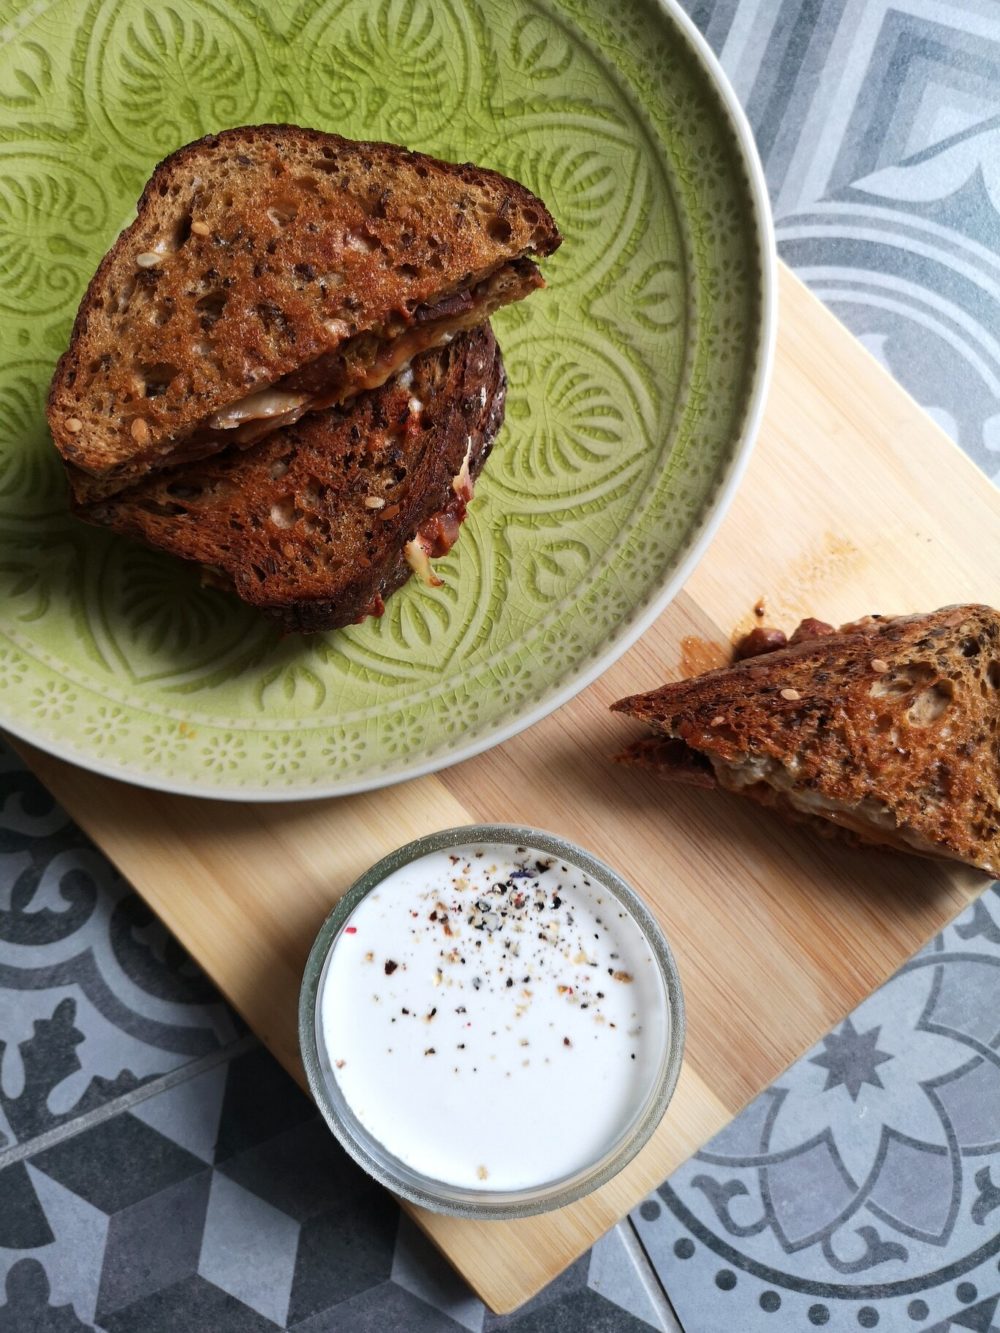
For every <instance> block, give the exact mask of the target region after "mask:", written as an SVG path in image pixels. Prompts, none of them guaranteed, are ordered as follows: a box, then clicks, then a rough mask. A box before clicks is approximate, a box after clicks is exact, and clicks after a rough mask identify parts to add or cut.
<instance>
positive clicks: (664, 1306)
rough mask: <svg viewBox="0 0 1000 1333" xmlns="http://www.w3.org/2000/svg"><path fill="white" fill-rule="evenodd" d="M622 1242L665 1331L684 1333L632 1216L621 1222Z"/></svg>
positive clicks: (668, 1332)
mask: <svg viewBox="0 0 1000 1333" xmlns="http://www.w3.org/2000/svg"><path fill="white" fill-rule="evenodd" d="M620 1230H621V1238H622V1244H623V1245H624V1246H625V1249H626V1250H627V1252H628V1256H629V1258H630V1259H631V1260H632V1262H633V1264H634V1265H635V1269H636V1272H637V1273H638V1274H639V1280H640V1281H641V1282H642V1285H643V1286H644V1287H645V1288H646V1294H647V1295H648V1297H649V1299H650V1302H651V1304H652V1305H653V1307H654V1309H655V1310H656V1313H657V1314H658V1315H659V1316H660V1322H661V1324H662V1327H663V1330H664V1333H684V1326H683V1324H682V1323H681V1321H680V1320H679V1319H678V1318H677V1312H676V1310H675V1309H674V1307H673V1305H672V1303H671V1301H670V1297H669V1296H668V1295H667V1289H666V1287H665V1286H664V1285H663V1281H662V1279H661V1277H660V1275H659V1273H658V1272H657V1271H656V1269H655V1268H654V1266H653V1263H652V1260H651V1259H650V1257H649V1255H648V1253H647V1252H646V1247H645V1245H643V1243H642V1240H641V1239H640V1237H639V1233H638V1232H637V1231H636V1229H635V1225H634V1223H633V1222H632V1219H631V1217H625V1218H623V1220H622V1223H621V1227H620Z"/></svg>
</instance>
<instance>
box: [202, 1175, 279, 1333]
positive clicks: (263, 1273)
mask: <svg viewBox="0 0 1000 1333" xmlns="http://www.w3.org/2000/svg"><path fill="white" fill-rule="evenodd" d="M198 1239H199V1242H200V1262H199V1264H198V1272H199V1273H200V1274H201V1276H202V1277H203V1278H205V1279H206V1280H207V1281H209V1282H212V1283H214V1285H215V1286H217V1287H221V1288H222V1290H223V1291H228V1292H229V1294H230V1296H235V1297H236V1299H237V1300H239V1301H242V1302H243V1304H244V1305H249V1306H250V1307H251V1308H252V1309H254V1310H256V1311H257V1313H258V1314H262V1315H264V1316H266V1318H268V1319H272V1320H273V1321H274V1322H275V1323H276V1324H279V1325H280V1324H284V1322H285V1318H286V1316H287V1315H288V1303H289V1297H290V1295H291V1291H292V1278H293V1276H294V1274H295V1258H296V1253H297V1251H298V1244H299V1228H298V1226H297V1225H296V1223H295V1222H294V1221H293V1220H292V1219H291V1218H290V1217H288V1216H287V1215H286V1214H285V1213H282V1212H281V1211H279V1209H277V1208H273V1207H272V1206H271V1205H270V1204H269V1203H265V1202H264V1200H263V1199H260V1198H258V1197H257V1195H256V1194H251V1193H250V1192H249V1191H248V1190H245V1189H243V1188H241V1186H239V1185H236V1184H234V1182H233V1181H231V1180H229V1179H228V1177H226V1176H224V1175H222V1173H221V1172H219V1171H216V1172H214V1173H213V1175H212V1187H211V1195H210V1197H209V1201H208V1214H207V1216H206V1218H205V1229H204V1234H203V1235H201V1236H200V1237H199V1238H198Z"/></svg>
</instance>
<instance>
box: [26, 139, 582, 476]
mask: <svg viewBox="0 0 1000 1333" xmlns="http://www.w3.org/2000/svg"><path fill="white" fill-rule="evenodd" d="M559 242H560V236H559V232H558V229H557V228H556V225H555V223H554V221H553V220H552V218H551V216H550V214H549V213H548V211H547V210H546V208H545V207H544V205H543V204H542V203H541V202H540V201H539V200H538V199H536V198H535V196H534V195H532V194H531V193H530V192H529V191H528V190H526V189H525V188H524V187H523V186H521V185H519V184H517V183H516V182H513V181H510V180H507V179H506V178H505V177H503V176H501V175H499V174H498V173H496V172H492V171H487V170H484V169H482V168H479V167H474V166H471V165H456V164H454V163H446V162H440V161H438V160H436V159H434V158H430V157H427V156H424V155H422V154H419V153H412V152H409V151H408V150H406V149H404V148H400V147H397V146H395V145H391V144H378V143H355V142H352V141H350V140H346V139H342V138H340V137H339V136H337V135H329V134H323V133H321V132H319V131H316V130H307V129H301V128H298V127H296V126H288V125H260V126H250V127H244V128H242V129H235V130H227V131H225V132H223V133H221V134H217V135H209V136H207V137H206V138H204V139H201V140H198V141H197V142H196V143H193V144H189V145H188V146H187V147H185V148H182V149H179V150H178V151H177V152H175V153H173V154H171V156H170V157H168V158H166V159H165V160H164V161H163V162H161V163H160V165H159V166H158V167H157V168H156V170H155V172H154V173H153V176H152V178H151V179H150V181H149V183H148V185H147V186H146V188H145V190H144V192H143V194H142V197H141V199H140V200H139V205H138V216H137V218H136V221H135V222H134V223H133V224H132V225H131V226H130V227H129V228H128V229H127V230H126V231H125V232H123V233H122V235H121V236H120V237H119V238H118V240H117V241H116V243H115V245H114V246H113V247H112V249H111V250H110V251H109V252H108V254H107V255H106V256H105V257H104V259H103V260H102V262H101V264H100V266H99V268H98V270H97V272H96V274H95V275H94V278H93V280H92V281H91V283H90V286H89V287H88V289H87V293H86V295H85V296H84V299H83V302H82V303H81V306H80V310H79V313H78V315H77V319H76V323H75V325H74V329H73V334H72V338H71V342H70V346H69V348H68V349H67V351H66V352H65V353H64V355H63V357H62V358H61V360H60V362H59V365H58V366H57V368H56V372H55V375H54V377H53V380H52V386H51V389H50V393H49V400H48V409H47V411H48V417H49V423H50V427H51V429H52V434H53V438H54V440H55V442H56V445H57V447H58V448H59V449H60V451H61V452H62V454H63V455H64V457H65V458H66V459H67V460H68V461H70V462H71V463H73V464H74V465H75V466H77V467H79V468H81V469H83V470H84V471H86V472H89V473H91V474H92V475H94V476H99V477H103V478H113V479H118V480H119V481H120V483H121V484H122V485H124V484H125V483H126V482H127V481H128V479H129V478H130V477H133V476H136V475H139V474H140V473H141V472H142V471H144V470H147V469H149V468H151V467H156V466H162V465H164V459H167V458H169V454H170V453H171V452H172V451H173V450H174V449H175V448H176V447H177V446H178V444H179V443H180V442H182V441H183V440H184V439H185V438H186V437H188V436H190V435H191V434H192V432H193V431H195V430H196V429H197V428H198V427H199V426H201V425H203V424H204V423H205V422H206V421H207V420H208V419H209V418H210V417H211V416H212V415H213V414H214V413H216V412H218V411H220V410H222V409H225V408H227V407H229V406H230V405H231V404H232V403H233V402H235V401H237V400H239V399H240V398H242V397H244V396H246V395H248V394H250V393H253V392H256V391H257V390H259V389H261V388H263V387H265V386H267V385H271V384H274V383H275V382H276V381H278V380H280V379H281V378H282V377H284V376H287V375H290V374H293V373H295V372H297V371H300V370H301V369H302V367H304V366H306V365H308V364H309V363H310V362H312V361H314V360H316V359H317V358H319V357H321V356H324V355H327V354H329V353H330V351H331V350H332V349H334V348H336V347H337V346H339V345H340V344H341V343H342V342H345V341H346V340H348V339H350V338H354V337H357V335H358V334H360V333H364V332H365V331H373V332H374V333H375V334H376V336H377V337H379V338H382V337H387V338H388V337H392V336H395V335H396V334H398V332H399V331H401V330H405V329H406V328H408V327H410V326H411V325H412V324H413V323H414V322H416V321H417V320H418V319H419V317H420V314H421V311H422V310H424V309H426V308H427V307H428V306H433V305H434V304H435V303H437V302H440V301H441V300H442V299H445V298H448V297H450V296H452V295H454V294H455V293H456V292H460V291H463V290H466V289H468V288H469V287H471V286H474V285H475V284H476V283H477V282H480V281H482V280H483V279H485V278H486V277H487V276H488V275H489V274H490V273H493V272H495V271H496V270H497V269H499V268H500V267H502V266H503V265H505V264H509V263H512V262H514V261H516V260H518V259H519V258H523V257H524V256H527V255H529V254H538V255H541V254H548V253H551V252H552V251H553V250H554V249H555V248H556V247H557V246H558V244H559ZM518 294H523V293H518ZM483 317H484V318H485V317H486V316H485V314H484V316H483Z"/></svg>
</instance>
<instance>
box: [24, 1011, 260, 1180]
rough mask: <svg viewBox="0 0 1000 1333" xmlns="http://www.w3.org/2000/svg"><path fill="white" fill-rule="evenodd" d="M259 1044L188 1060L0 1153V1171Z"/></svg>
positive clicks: (245, 1041) (252, 1041)
mask: <svg viewBox="0 0 1000 1333" xmlns="http://www.w3.org/2000/svg"><path fill="white" fill-rule="evenodd" d="M258 1044H259V1043H258V1041H257V1038H256V1037H255V1036H254V1035H253V1033H252V1032H248V1033H247V1034H246V1035H245V1036H243V1037H238V1038H237V1039H236V1041H232V1042H230V1043H229V1044H228V1045H227V1046H223V1047H221V1048H220V1049H219V1050H217V1051H211V1052H210V1053H209V1054H208V1055H203V1056H202V1057H201V1058H200V1059H198V1060H191V1061H190V1062H189V1063H188V1064H184V1065H181V1066H180V1067H179V1068H177V1069H171V1070H170V1071H169V1072H168V1073H166V1074H161V1075H160V1077H159V1078H156V1079H153V1080H152V1081H151V1082H149V1083H144V1084H143V1085H142V1086H141V1087H139V1088H133V1089H132V1091H131V1092H126V1093H123V1094H122V1096H121V1097H116V1098H115V1099H114V1100H113V1101H110V1102H105V1103H104V1105H103V1106H95V1107H94V1109H93V1110H92V1111H87V1112H86V1113H85V1114H84V1115H79V1116H76V1117H75V1118H74V1119H72V1120H67V1121H66V1122H65V1124H62V1125H56V1127H55V1128H54V1129H49V1130H46V1132H45V1133H44V1134H36V1135H35V1137H34V1138H31V1139H27V1140H26V1141H25V1142H24V1143H15V1144H12V1145H11V1147H9V1148H6V1149H3V1150H0V1171H2V1170H3V1169H4V1167H7V1166H13V1165H14V1163H15V1162H22V1161H24V1159H25V1158H26V1157H34V1155H35V1153H39V1152H44V1151H45V1149H47V1148H54V1147H55V1145H56V1144H57V1143H63V1142H65V1141H66V1139H71V1138H73V1137H74V1135H76V1134H82V1133H83V1132H84V1131H85V1130H88V1129H93V1127H94V1126H95V1125H100V1124H102V1123H103V1122H104V1121H105V1120H110V1119H111V1117H112V1116H115V1115H119V1114H120V1113H121V1112H122V1111H128V1110H130V1109H131V1108H132V1107H133V1106H138V1104H139V1103H140V1102H145V1101H148V1100H149V1099H150V1097H155V1096H156V1095H157V1093H160V1092H167V1091H168V1090H169V1089H170V1088H176V1087H177V1086H178V1085H179V1084H181V1083H186V1082H187V1080H188V1079H189V1078H196V1077H197V1076H198V1075H199V1074H204V1073H206V1072H207V1071H208V1070H209V1069H214V1068H215V1066H216V1065H220V1064H223V1063H224V1062H225V1061H227V1060H232V1059H233V1058H234V1057H235V1056H237V1055H242V1054H243V1053H244V1051H249V1050H253V1048H254V1047H255V1046H257V1045H258Z"/></svg>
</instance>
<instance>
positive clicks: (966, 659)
mask: <svg viewBox="0 0 1000 1333" xmlns="http://www.w3.org/2000/svg"><path fill="white" fill-rule="evenodd" d="M612 707H613V709H614V711H616V712H621V713H628V714H630V715H631V716H632V717H635V718H638V719H640V720H642V721H644V722H646V723H648V724H650V725H651V726H652V727H653V728H654V729H655V730H656V731H657V732H658V733H660V734H663V735H666V736H671V737H676V738H677V739H679V740H681V741H683V742H684V743H685V745H686V746H688V747H690V749H691V750H693V751H695V752H697V753H698V754H700V755H703V756H706V757H707V758H708V759H709V760H710V761H711V763H712V767H713V769H714V772H715V776H716V778H717V779H718V781H719V783H720V785H723V786H725V787H727V788H729V789H730V790H735V791H739V792H741V794H744V795H748V796H752V797H753V798H754V799H757V800H760V801H762V802H763V803H765V804H770V805H772V806H775V807H777V808H782V809H785V810H786V811H787V808H788V807H789V805H790V804H791V803H792V802H793V801H794V802H796V803H797V813H798V814H799V815H801V816H806V817H816V816H819V817H821V818H823V819H826V820H832V821H833V822H834V823H836V824H839V825H841V826H842V827H844V828H846V829H848V830H849V831H850V832H851V833H853V834H854V836H856V837H858V838H863V839H866V840H868V841H873V842H879V843H883V844H889V845H894V846H899V845H901V844H905V845H907V846H908V848H909V849H910V850H917V851H921V852H923V853H924V854H938V855H942V856H947V857H953V858H957V859H959V860H963V861H967V862H968V863H969V864H971V865H975V866H978V867H980V868H981V869H984V870H988V871H989V872H990V873H993V874H1000V763H998V757H997V746H998V738H1000V733H998V727H1000V613H998V612H997V611H995V610H993V609H992V608H991V607H988V606H977V605H972V606H955V607H945V608H943V609H942V610H940V611H935V612H932V613H930V614H928V615H918V616H902V617H893V618H890V619H881V618H878V617H866V618H865V619H864V620H862V621H857V622H854V623H853V624H851V625H846V626H842V627H841V629H840V630H839V631H838V632H836V633H834V634H832V635H829V636H826V637H822V638H819V639H813V640H809V641H806V642H803V643H800V644H798V645H796V646H793V647H789V648H785V649H781V650H779V651H776V652H772V653H768V654H767V655H766V656H763V657H755V658H750V659H749V660H747V661H744V662H739V663H736V664H735V665H733V666H730V667H723V668H720V669H719V670H717V671H710V672H708V673H707V674H705V675H703V676H698V677H696V678H694V679H692V680H686V681H679V682H676V683H674V684H669V685H665V686H663V687H662V688H661V689H658V690H654V691H652V692H651V693H648V694H640V695H634V696H632V697H631V698H627V699H620V700H619V701H618V702H617V703H615V704H614V705H612Z"/></svg>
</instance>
